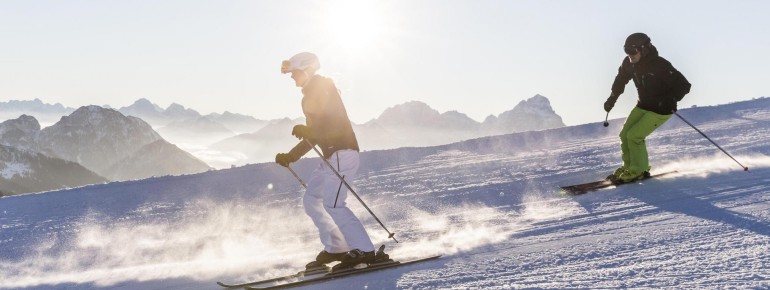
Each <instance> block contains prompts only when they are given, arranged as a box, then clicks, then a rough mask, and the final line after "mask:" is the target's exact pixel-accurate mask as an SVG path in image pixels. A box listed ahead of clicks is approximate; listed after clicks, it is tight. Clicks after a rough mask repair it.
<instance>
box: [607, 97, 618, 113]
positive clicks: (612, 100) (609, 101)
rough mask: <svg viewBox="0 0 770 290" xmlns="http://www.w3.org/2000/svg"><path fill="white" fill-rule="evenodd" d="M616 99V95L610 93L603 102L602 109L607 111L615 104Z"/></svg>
mask: <svg viewBox="0 0 770 290" xmlns="http://www.w3.org/2000/svg"><path fill="white" fill-rule="evenodd" d="M617 100H618V97H617V96H615V95H612V94H610V97H609V98H607V101H606V102H604V111H605V112H607V113H609V112H610V111H611V110H612V107H614V106H615V101H617Z"/></svg>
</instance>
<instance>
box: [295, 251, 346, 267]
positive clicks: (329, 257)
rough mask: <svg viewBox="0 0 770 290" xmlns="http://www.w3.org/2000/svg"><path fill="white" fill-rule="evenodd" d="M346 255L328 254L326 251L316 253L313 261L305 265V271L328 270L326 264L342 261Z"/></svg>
mask: <svg viewBox="0 0 770 290" xmlns="http://www.w3.org/2000/svg"><path fill="white" fill-rule="evenodd" d="M346 254H347V253H329V252H327V251H326V250H323V251H321V252H320V253H318V256H316V257H315V261H312V262H310V263H307V265H305V271H313V270H328V269H329V268H328V267H326V264H328V263H331V262H336V261H342V258H343V257H344V256H345V255H346Z"/></svg>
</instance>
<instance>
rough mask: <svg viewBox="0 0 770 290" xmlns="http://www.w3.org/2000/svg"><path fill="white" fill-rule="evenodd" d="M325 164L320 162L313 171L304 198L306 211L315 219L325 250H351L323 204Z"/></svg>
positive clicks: (340, 251) (335, 251)
mask: <svg viewBox="0 0 770 290" xmlns="http://www.w3.org/2000/svg"><path fill="white" fill-rule="evenodd" d="M324 166H326V165H324V164H319V166H318V168H316V169H315V170H314V171H313V174H312V175H311V177H310V180H309V181H308V184H307V190H306V191H305V195H304V196H303V198H302V203H303V205H304V208H305V213H306V214H307V215H308V216H309V217H310V219H311V220H313V223H314V224H315V226H316V227H317V228H318V235H319V238H320V239H321V244H323V245H324V250H326V251H327V252H329V253H343V252H347V251H349V250H350V247H349V246H348V244H347V242H345V238H344V236H343V235H342V233H341V232H340V230H339V228H338V227H337V225H336V224H335V223H334V221H333V220H332V219H331V217H330V216H329V215H328V214H327V213H326V209H325V208H324V205H323V196H324V192H323V190H324V188H325V184H324V183H325V182H326V176H325V174H324Z"/></svg>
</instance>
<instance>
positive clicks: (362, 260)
mask: <svg viewBox="0 0 770 290" xmlns="http://www.w3.org/2000/svg"><path fill="white" fill-rule="evenodd" d="M376 257H377V256H376V254H375V253H374V251H371V252H364V251H361V250H359V249H353V250H351V251H350V252H347V253H345V256H343V257H342V260H341V261H340V263H339V264H337V265H334V267H332V272H336V271H340V270H348V269H354V268H355V269H363V268H366V267H367V266H369V264H371V263H374V262H375V261H376Z"/></svg>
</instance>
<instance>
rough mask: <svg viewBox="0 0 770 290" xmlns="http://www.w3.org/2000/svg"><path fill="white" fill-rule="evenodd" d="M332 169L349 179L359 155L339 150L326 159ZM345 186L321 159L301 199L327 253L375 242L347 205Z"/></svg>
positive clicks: (368, 246)
mask: <svg viewBox="0 0 770 290" xmlns="http://www.w3.org/2000/svg"><path fill="white" fill-rule="evenodd" d="M328 161H329V163H330V164H331V165H332V166H334V169H336V170H337V172H339V174H340V175H341V176H343V177H344V178H345V181H348V182H350V181H351V180H353V178H355V177H356V174H357V173H358V165H359V156H358V152H357V151H355V150H340V151H337V152H335V153H334V154H333V155H332V156H331V157H330V158H329V159H328ZM347 197H348V189H347V187H345V185H344V184H342V182H341V181H340V179H339V177H337V175H336V174H334V172H333V171H332V170H331V169H329V166H327V165H326V163H325V162H324V161H323V160H321V162H320V164H319V165H318V168H316V169H315V170H314V171H313V174H312V176H311V177H310V181H309V182H308V184H307V191H305V196H304V197H303V199H302V202H303V204H304V207H305V213H307V215H308V216H310V218H311V219H312V220H313V223H315V225H316V227H318V233H319V235H320V238H321V243H322V244H323V245H324V250H326V251H327V252H329V253H343V252H347V251H350V250H352V249H359V250H361V251H364V252H368V251H374V244H372V240H371V239H370V238H369V235H368V234H367V233H366V229H364V225H363V224H361V221H360V220H359V219H358V218H357V217H356V216H355V215H354V214H353V211H351V210H350V208H348V207H347V206H346V203H345V200H346V199H347Z"/></svg>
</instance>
